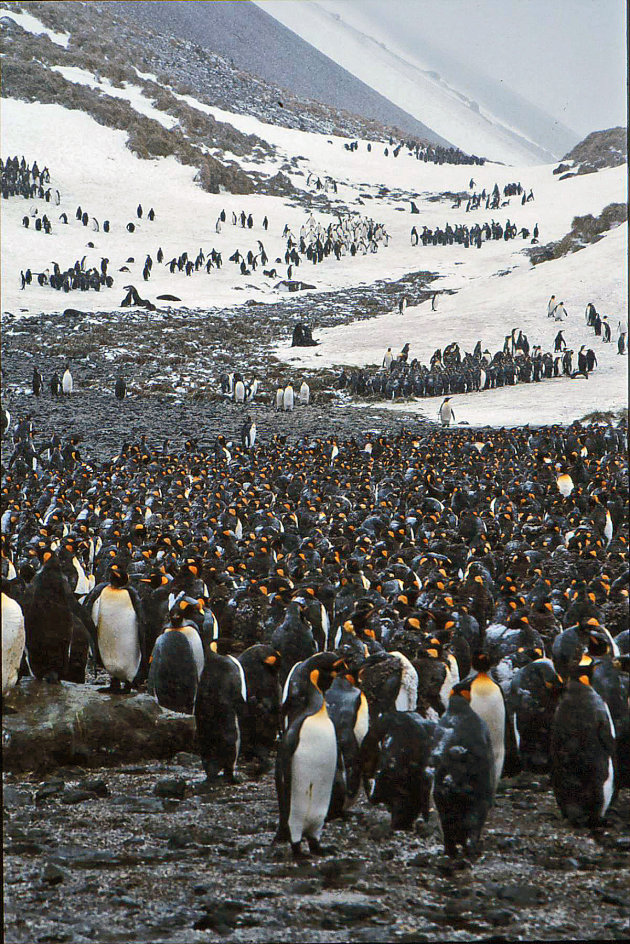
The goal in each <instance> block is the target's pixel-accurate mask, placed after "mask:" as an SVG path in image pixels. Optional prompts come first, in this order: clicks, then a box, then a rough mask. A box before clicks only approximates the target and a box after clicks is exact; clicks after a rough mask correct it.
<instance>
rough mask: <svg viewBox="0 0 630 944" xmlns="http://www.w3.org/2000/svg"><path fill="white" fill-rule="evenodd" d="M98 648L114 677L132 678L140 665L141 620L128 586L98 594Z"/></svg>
mask: <svg viewBox="0 0 630 944" xmlns="http://www.w3.org/2000/svg"><path fill="white" fill-rule="evenodd" d="M99 604H100V605H99V608H98V625H97V628H98V650H99V652H100V654H101V659H102V660H103V665H104V666H105V669H106V670H107V672H109V674H110V675H111V676H112V678H116V679H120V680H121V681H124V682H132V681H133V680H134V678H135V677H136V675H137V674H138V669H139V668H140V659H141V653H140V642H139V639H138V621H137V618H136V613H135V610H134V608H133V603H132V602H131V598H130V597H129V594H128V593H127V591H126V590H124V589H122V590H115V589H114V588H112V587H105V589H104V590H103V592H102V593H101V595H100V597H99Z"/></svg>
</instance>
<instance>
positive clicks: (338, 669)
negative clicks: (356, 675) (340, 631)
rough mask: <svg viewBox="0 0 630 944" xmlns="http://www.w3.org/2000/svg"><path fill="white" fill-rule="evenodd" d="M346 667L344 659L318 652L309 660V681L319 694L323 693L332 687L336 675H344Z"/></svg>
mask: <svg viewBox="0 0 630 944" xmlns="http://www.w3.org/2000/svg"><path fill="white" fill-rule="evenodd" d="M347 671H348V665H347V663H346V661H345V659H342V658H340V657H339V656H338V655H337V654H336V653H335V652H320V653H317V655H315V656H312V657H311V660H310V673H309V674H310V679H311V682H312V683H313V685H315V687H316V688H318V689H319V690H320V691H321V692H325V691H326V690H327V689H329V688H330V686H331V685H332V682H333V679H335V678H336V677H337V676H338V675H345V673H346V672H347Z"/></svg>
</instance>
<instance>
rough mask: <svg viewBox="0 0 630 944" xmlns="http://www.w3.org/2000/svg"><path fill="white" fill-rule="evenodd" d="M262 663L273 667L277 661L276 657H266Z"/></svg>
mask: <svg viewBox="0 0 630 944" xmlns="http://www.w3.org/2000/svg"><path fill="white" fill-rule="evenodd" d="M263 661H264V662H265V663H266V664H267V665H275V664H276V662H277V661H278V657H277V656H267V658H266V659H264V660H263Z"/></svg>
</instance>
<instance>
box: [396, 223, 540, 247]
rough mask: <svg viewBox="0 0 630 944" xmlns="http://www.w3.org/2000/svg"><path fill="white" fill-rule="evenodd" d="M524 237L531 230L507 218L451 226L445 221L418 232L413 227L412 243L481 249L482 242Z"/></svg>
mask: <svg viewBox="0 0 630 944" xmlns="http://www.w3.org/2000/svg"><path fill="white" fill-rule="evenodd" d="M519 234H520V235H521V236H522V238H523V239H527V238H528V237H529V230H528V229H527V228H526V227H524V226H523V227H521V228H520V230H519V228H518V226H517V225H516V223H511V222H510V221H509V219H508V220H506V222H505V225H502V224H501V223H498V222H497V221H496V220H491V221H490V222H489V223H488V222H486V223H475V224H474V225H473V226H468V225H467V224H466V223H456V224H455V225H454V226H451V224H450V223H445V225H444V227H441V226H436V227H435V228H433V229H432V228H431V227H429V226H423V227H422V231H421V232H418V229H417V227H416V226H412V227H411V232H410V238H411V245H412V246H418V245H419V244H420V243H422V245H423V246H424V247H426V246H454V245H458V246H463V247H464V248H465V249H468V248H469V247H470V246H476V247H477V249H481V246H482V243H484V242H489V241H491V240H497V239H503V240H505V242H507V241H508V240H510V239H516V237H517V236H518V235H519Z"/></svg>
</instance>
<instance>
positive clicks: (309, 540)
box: [2, 424, 630, 856]
mask: <svg viewBox="0 0 630 944" xmlns="http://www.w3.org/2000/svg"><path fill="white" fill-rule="evenodd" d="M627 486H628V474H627V438H626V432H625V429H623V428H622V427H619V428H615V427H611V426H602V427H598V426H591V427H587V428H583V427H582V426H580V425H579V424H574V425H573V426H570V427H567V428H563V427H558V426H555V427H543V428H540V429H536V430H532V429H528V428H521V429H514V430H505V429H501V430H494V431H493V430H485V431H470V430H456V431H455V432H454V433H452V434H451V435H448V436H444V435H443V433H442V431H441V430H439V429H437V428H435V429H427V430H424V431H422V432H418V433H414V432H413V431H406V430H403V431H402V432H401V433H400V434H399V435H397V436H392V437H387V436H384V435H376V434H370V433H366V434H365V435H364V436H362V437H359V438H354V439H351V440H346V441H338V440H337V439H335V438H333V437H328V438H327V439H323V438H313V439H310V438H306V439H302V440H298V441H297V442H295V443H293V444H289V443H287V442H286V441H285V440H280V439H278V438H277V437H274V438H273V439H270V440H269V441H268V442H265V443H261V444H258V445H257V447H256V448H255V449H245V448H242V447H239V445H238V444H235V443H226V441H225V438H224V437H223V436H219V437H218V438H217V441H216V443H215V445H214V446H213V447H208V448H207V449H206V448H199V446H198V444H197V443H196V442H195V441H189V442H188V443H187V444H186V445H185V447H184V449H183V450H182V451H180V452H176V451H174V450H173V449H172V447H170V446H169V444H168V442H165V443H164V444H162V445H161V446H155V447H153V446H151V445H150V444H148V443H147V441H146V439H143V440H141V442H140V443H135V444H134V443H126V444H124V445H123V447H122V449H121V451H120V453H119V454H118V455H117V456H115V457H113V458H112V459H111V460H110V461H108V462H106V463H104V464H102V465H99V464H98V463H96V462H91V461H89V460H87V459H83V460H82V461H81V462H79V463H77V464H76V465H75V467H74V470H73V472H72V474H70V475H68V474H67V473H65V472H63V473H62V472H59V471H55V470H51V471H50V472H47V473H42V474H40V475H34V474H31V475H29V476H16V475H13V474H12V473H11V472H7V471H6V470H5V471H4V474H3V479H2V498H3V508H4V509H5V510H4V513H3V516H2V592H3V599H2V604H3V605H2V633H3V645H2V649H3V696H5V695H6V694H7V693H8V692H9V691H10V689H11V687H12V686H13V685H15V684H16V682H17V681H18V677H19V676H20V674H21V673H27V674H28V673H31V674H33V675H34V676H35V677H36V678H38V679H43V680H46V681H48V682H51V683H53V682H55V681H57V680H60V679H61V680H63V679H65V680H69V681H73V682H76V683H84V682H85V679H86V671H87V666H88V662H89V663H90V664H91V665H93V666H94V665H96V666H98V667H99V671H102V669H104V671H105V672H106V673H107V674H108V675H109V677H110V680H111V681H110V686H109V688H108V689H107V691H110V692H119V691H121V690H122V691H123V692H128V691H130V690H131V689H132V687H138V686H144V685H145V684H146V686H147V689H148V691H149V692H151V693H152V694H153V695H154V696H155V697H156V698H157V700H158V702H159V703H160V704H161V705H163V706H164V707H168V708H171V709H172V710H175V711H182V712H187V713H194V715H195V718H196V730H197V749H198V751H199V754H200V756H201V760H202V763H203V767H204V770H205V772H206V775H207V778H208V780H209V781H213V780H214V779H215V778H216V777H218V776H223V777H224V778H225V779H226V780H227V781H230V780H232V779H234V778H235V777H236V767H237V762H238V760H239V757H240V758H241V759H245V760H246V761H251V763H252V764H253V765H254V767H255V768H256V769H257V770H258V772H264V771H266V770H267V769H268V768H269V766H270V764H271V757H270V755H271V754H272V752H273V751H274V750H275V752H276V762H275V777H276V787H277V795H278V808H279V826H278V833H277V838H278V840H285V839H287V840H289V841H290V843H291V847H292V850H293V853H294V855H295V856H300V855H302V854H303V849H302V844H303V841H304V840H306V841H307V843H308V846H309V848H310V851H311V852H315V853H317V852H318V851H321V846H320V840H321V837H322V830H323V828H324V824H325V822H326V819H327V817H335V816H341V815H343V814H344V813H345V812H346V811H347V810H348V809H349V808H350V807H351V805H352V803H353V802H355V801H356V799H357V796H358V794H359V792H360V789H361V785H362V784H363V786H364V789H365V791H366V793H367V796H368V798H369V800H370V802H372V803H384V804H385V805H386V806H387V807H388V809H389V810H390V812H391V817H392V825H393V827H394V828H396V829H398V828H410V827H411V826H412V825H413V823H414V821H415V819H416V818H417V817H418V816H419V815H422V816H423V817H424V818H425V819H426V818H427V817H428V815H429V810H430V805H431V802H432V799H431V798H433V802H434V803H435V806H436V807H437V811H438V814H439V817H440V821H441V824H442V831H443V836H444V847H445V851H446V852H447V853H448V854H449V855H456V854H458V852H459V850H462V851H464V852H465V854H467V855H469V856H475V855H477V854H478V853H479V851H480V849H481V845H480V841H481V835H482V831H483V828H484V824H485V822H486V818H487V815H488V813H489V811H490V809H491V807H492V805H493V802H494V798H495V793H496V788H497V783H498V781H499V778H500V777H501V776H502V775H504V774H511V773H513V772H514V771H515V770H516V769H518V767H519V766H522V767H524V768H526V769H533V770H536V771H538V772H544V771H549V772H550V775H551V783H552V787H553V790H554V793H555V796H556V799H557V802H558V805H559V807H560V809H561V811H562V813H563V815H565V816H566V817H568V819H569V820H570V822H571V823H572V824H574V825H576V826H585V825H590V826H592V825H596V824H599V823H601V822H602V821H603V819H604V817H605V816H606V813H607V811H608V809H609V806H610V804H611V802H612V800H613V799H614V797H615V795H616V793H617V790H618V788H619V785H620V784H621V785H628V777H629V770H628V759H629V758H630V751H629V750H628V747H629V745H628V738H629V717H628V651H629V639H628V637H629V633H628V628H627V616H628V578H629V571H628V536H627V529H626V524H627V510H628V488H627ZM100 667H102V669H101V668H100ZM94 671H96V669H95V670H94Z"/></svg>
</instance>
